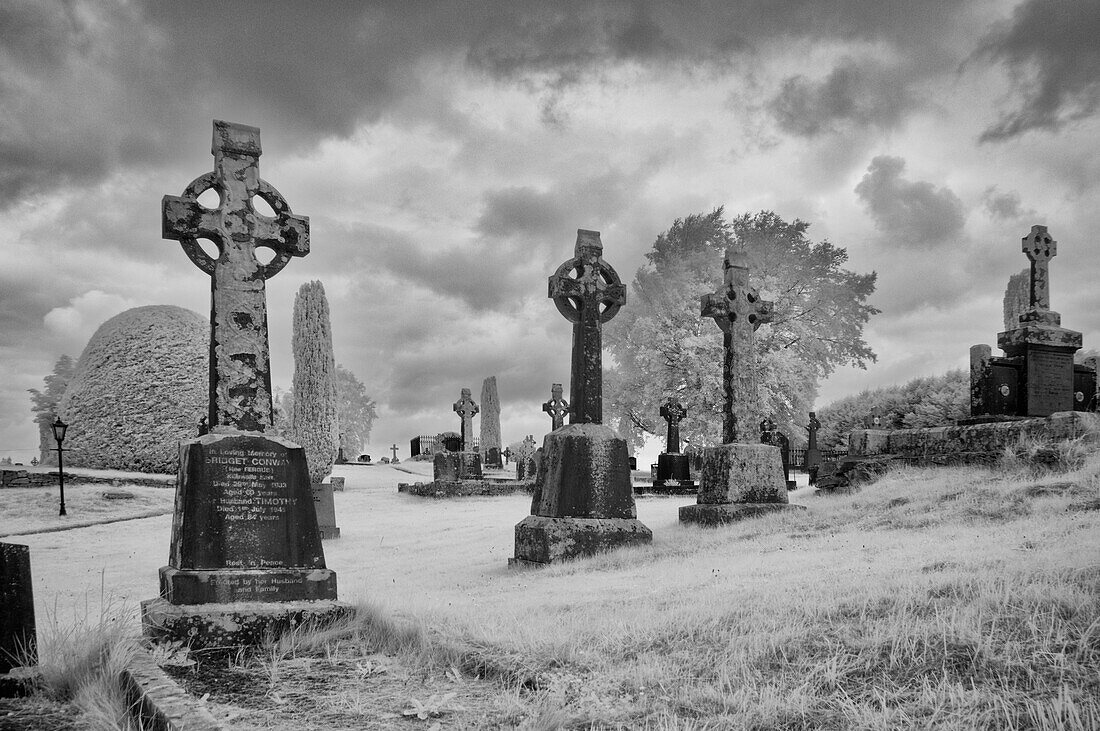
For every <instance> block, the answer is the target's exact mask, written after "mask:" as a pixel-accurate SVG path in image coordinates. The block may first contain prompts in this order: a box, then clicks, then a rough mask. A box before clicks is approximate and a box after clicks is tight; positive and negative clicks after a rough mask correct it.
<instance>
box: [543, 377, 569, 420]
mask: <svg viewBox="0 0 1100 731" xmlns="http://www.w3.org/2000/svg"><path fill="white" fill-rule="evenodd" d="M561 392H562V388H561V384H560V383H555V384H552V385H551V386H550V400H549V401H546V402H544V403H543V405H542V410H543V411H545V412H546V413H547V414H549V415H550V431H554V430H556V429H561V427H562V425H563V424H564V423H565V416H566V414H568V413H569V402H568V401H566V400H565V399H563V398H562V397H561Z"/></svg>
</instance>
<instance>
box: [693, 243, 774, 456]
mask: <svg viewBox="0 0 1100 731" xmlns="http://www.w3.org/2000/svg"><path fill="white" fill-rule="evenodd" d="M722 271H723V281H724V284H723V287H722V289H720V290H718V291H717V292H714V293H713V294H707V295H703V298H702V300H701V301H700V314H701V315H702V316H703V317H712V318H714V321H715V322H716V323H717V324H718V327H720V328H721V329H722V349H723V353H724V357H723V363H722V383H723V386H724V390H725V395H726V404H725V409H724V410H723V412H722V442H723V444H731V443H733V442H735V441H737V439H738V436H742V437H744V436H745V435H739V430H741V429H744V428H746V427H748V426H749V425H751V424H752V423H753V422H754V421H755V419H754V418H753V414H754V413H755V411H756V409H757V408H758V405H757V400H758V398H759V395H758V394H757V391H756V379H755V377H754V373H755V370H756V366H755V353H754V352H753V345H752V341H753V333H754V332H755V331H756V328H758V327H760V325H761V323H765V322H771V321H772V308H773V303H772V302H768V301H765V300H762V299H760V295H759V294H758V293H757V291H756V289H755V288H754V287H750V286H749V266H748V257H746V255H745V253H744V252H742V251H734V250H733V249H732V248H730V249H727V250H726V258H725V261H724V262H723V264H722Z"/></svg>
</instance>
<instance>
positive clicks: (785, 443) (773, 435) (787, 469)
mask: <svg viewBox="0 0 1100 731" xmlns="http://www.w3.org/2000/svg"><path fill="white" fill-rule="evenodd" d="M760 443H761V444H770V445H772V446H773V447H779V456H780V459H781V460H782V462H783V480H784V481H785V482H786V483H787V489H788V490H793V489H794V488H795V487H796V485H795V483H794V481H793V480H791V441H790V440H789V439H787V435H786V434H784V433H783V432H781V431H779V427H777V426H776V424H775V420H774V419H772V418H771V417H768V418H767V419H764V420H763V421H762V422H760Z"/></svg>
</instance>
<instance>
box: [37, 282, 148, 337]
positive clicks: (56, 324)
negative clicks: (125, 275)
mask: <svg viewBox="0 0 1100 731" xmlns="http://www.w3.org/2000/svg"><path fill="white" fill-rule="evenodd" d="M136 306H137V303H136V302H134V301H132V300H127V299H125V298H123V297H119V296H118V295H115V294H107V293H105V292H101V291H99V290H98V289H93V290H90V291H88V292H85V293H84V294H82V295H80V296H79V297H74V298H73V299H72V300H71V301H70V302H69V304H68V306H66V307H55V308H54V309H52V310H50V311H49V312H47V313H46V316H45V318H43V320H44V322H45V325H46V327H47V328H48V329H50V330H51V331H53V332H54V333H57V334H59V335H75V334H77V333H81V332H83V333H88V332H91V331H92V330H94V329H95V328H97V327H98V326H99V325H101V324H102V323H104V322H106V321H107V320H109V319H110V318H112V317H114V316H115V315H117V314H118V313H120V312H122V311H124V310H128V309H130V308H131V307H136Z"/></svg>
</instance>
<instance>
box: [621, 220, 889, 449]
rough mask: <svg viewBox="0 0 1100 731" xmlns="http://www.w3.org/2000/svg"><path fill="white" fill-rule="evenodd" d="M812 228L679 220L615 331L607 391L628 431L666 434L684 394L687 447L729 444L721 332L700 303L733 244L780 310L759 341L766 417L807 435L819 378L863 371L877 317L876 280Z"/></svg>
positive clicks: (656, 249) (655, 251)
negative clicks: (810, 234)
mask: <svg viewBox="0 0 1100 731" xmlns="http://www.w3.org/2000/svg"><path fill="white" fill-rule="evenodd" d="M809 226H810V224H809V223H806V222H805V221H801V220H798V219H795V220H794V221H793V222H790V223H788V222H787V221H784V220H783V219H782V218H780V217H779V216H778V215H776V214H775V213H773V212H771V211H761V212H759V213H756V214H751V215H750V214H745V215H742V216H738V217H736V218H734V219H733V220H730V221H727V220H726V218H725V215H724V210H723V209H722V208H717V209H715V210H714V211H712V212H711V213H709V214H702V213H700V214H693V215H690V216H687V217H685V218H679V219H676V221H675V222H673V224H672V226H671V227H670V228H669V229H668V230H667V231H665V232H663V233H661V234H660V235H659V236H658V237H657V239H656V241H655V242H654V244H653V248H652V250H651V251H650V252H649V253H647V254H646V259H647V260H648V263H647V264H646V265H645V266H643V267H642V268H640V269H639V270H638V271H637V273H636V274H635V276H634V281H633V283H632V286H631V296H630V298H629V300H628V305H627V306H626V307H624V308H623V309H622V311H621V312H620V313H619V316H618V317H617V318H616V319H614V320H612V321H611V322H610V323H608V325H607V327H606V328H605V340H604V342H605V344H606V345H607V347H608V349H609V351H610V353H611V355H612V361H613V362H612V364H611V366H610V368H609V369H608V374H607V378H606V381H605V386H604V396H605V399H606V401H607V407H606V411H607V412H608V413H609V414H611V420H613V421H617V422H618V424H617V426H618V430H619V432H620V434H623V436H624V437H627V438H628V439H630V438H633V439H635V440H637V439H639V438H640V437H641V436H642V435H643V434H645V433H649V434H661V433H663V421H662V420H661V419H660V417H659V415H658V414H659V411H660V407H661V404H662V403H664V400H665V399H666V398H668V397H669V396H671V395H676V396H677V397H678V398H679V399H680V401H681V403H682V404H684V406H686V407H687V409H688V417H687V418H685V419H684V421H683V422H681V424H680V433H681V436H682V437H683V438H684V440H685V441H686V442H688V443H691V444H695V445H704V444H714V443H716V442H718V441H719V440H720V438H721V425H722V408H723V405H724V399H725V396H724V393H723V390H722V336H721V332H720V330H719V329H718V328H717V327H716V326H715V324H714V322H713V321H712V320H710V319H704V318H702V317H701V316H700V315H699V300H700V298H701V297H702V296H703V295H704V294H708V293H710V292H714V291H716V290H718V289H719V288H720V287H721V285H722V259H723V257H724V255H725V251H726V249H727V248H728V247H730V246H737V247H741V248H742V249H743V250H744V251H745V252H746V253H747V254H748V258H749V266H750V275H749V276H750V280H751V282H752V284H753V286H755V287H757V288H758V289H759V290H760V294H761V297H763V298H764V299H769V300H772V301H773V302H774V303H775V307H774V320H773V322H772V323H770V324H764V325H762V326H761V327H760V329H759V330H758V331H757V333H756V351H757V359H756V368H757V373H756V381H757V384H758V387H759V391H760V397H761V403H760V405H759V408H758V412H759V413H760V414H762V415H769V416H771V417H772V418H774V419H775V420H776V422H777V423H778V424H779V426H780V428H781V429H783V430H784V431H786V432H787V433H788V434H790V435H791V436H792V437H793V438H796V439H797V438H799V437H800V436H801V434H802V432H803V430H802V428H801V427H796V426H795V425H796V424H802V423H804V422H805V419H806V412H808V411H809V409H810V408H811V405H812V404H813V402H814V399H815V398H816V395H817V383H818V380H819V379H821V378H823V377H825V376H827V375H829V374H830V373H832V371H833V370H834V369H835V368H836V367H837V366H839V365H844V364H851V365H857V366H860V367H865V366H866V363H867V362H868V361H874V360H875V354H874V353H873V352H872V351H871V349H870V347H869V346H868V345H867V343H866V342H864V340H863V326H864V325H865V324H866V322H867V320H868V319H869V318H870V317H871V315H874V314H876V313H877V312H878V310H876V309H875V308H873V307H871V306H870V305H868V304H866V300H867V298H868V297H869V296H870V295H871V294H872V293H873V292H874V289H875V278H876V275H875V274H874V273H873V272H872V273H871V274H855V273H853V272H851V271H849V270H847V269H844V268H843V264H844V263H845V262H846V261H847V260H848V255H847V252H846V251H845V250H844V249H843V248H840V247H837V246H834V245H833V244H831V243H829V242H828V241H821V242H820V243H814V242H812V241H810V240H809V239H808V238H807V236H806V231H807V229H809Z"/></svg>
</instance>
